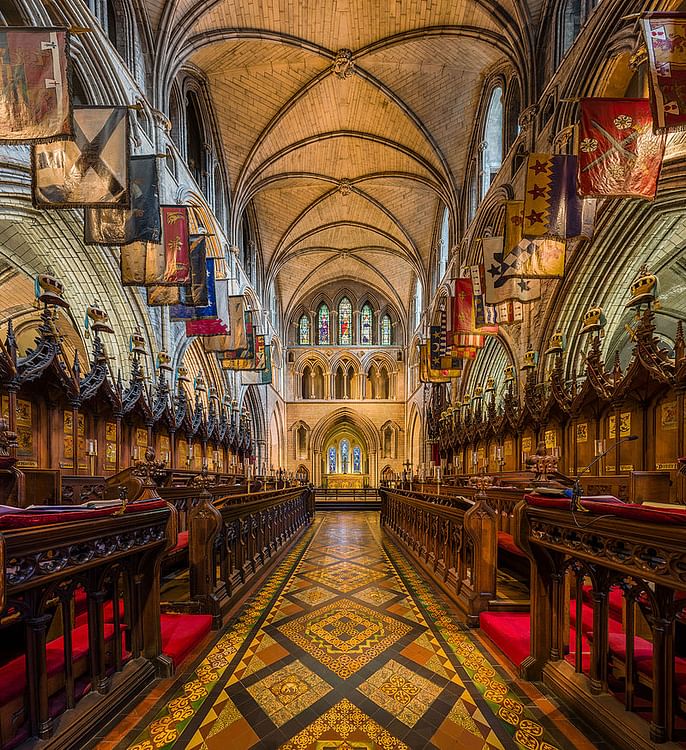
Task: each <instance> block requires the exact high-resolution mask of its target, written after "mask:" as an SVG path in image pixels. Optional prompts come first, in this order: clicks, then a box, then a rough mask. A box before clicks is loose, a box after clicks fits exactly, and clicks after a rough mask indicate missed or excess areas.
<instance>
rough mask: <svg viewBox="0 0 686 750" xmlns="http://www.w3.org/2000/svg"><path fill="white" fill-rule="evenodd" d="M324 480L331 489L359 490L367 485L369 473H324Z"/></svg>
mask: <svg viewBox="0 0 686 750" xmlns="http://www.w3.org/2000/svg"><path fill="white" fill-rule="evenodd" d="M324 482H325V483H326V484H325V486H326V487H328V488H329V489H331V490H359V489H362V488H363V487H368V486H369V474H325V475H324Z"/></svg>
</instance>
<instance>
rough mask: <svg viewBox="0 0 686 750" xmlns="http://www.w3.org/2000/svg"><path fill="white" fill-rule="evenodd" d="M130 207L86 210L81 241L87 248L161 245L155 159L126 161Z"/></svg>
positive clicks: (135, 157) (151, 157)
mask: <svg viewBox="0 0 686 750" xmlns="http://www.w3.org/2000/svg"><path fill="white" fill-rule="evenodd" d="M129 186H130V191H131V208H130V209H129V208H86V209H85V211H84V225H83V239H84V242H85V243H86V244H87V245H128V244H129V243H131V242H137V241H141V240H145V241H147V242H160V240H161V236H162V225H161V222H160V197H159V180H158V176H157V157H156V156H132V157H131V158H130V159H129Z"/></svg>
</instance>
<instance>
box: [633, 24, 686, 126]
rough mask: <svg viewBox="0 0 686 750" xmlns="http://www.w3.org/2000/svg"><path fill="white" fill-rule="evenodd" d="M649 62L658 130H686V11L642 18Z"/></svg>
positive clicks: (654, 115)
mask: <svg viewBox="0 0 686 750" xmlns="http://www.w3.org/2000/svg"><path fill="white" fill-rule="evenodd" d="M641 24H642V26H643V33H644V35H645V39H646V47H647V48H648V61H649V63H650V96H651V104H652V107H653V120H654V127H655V130H656V131H669V130H684V129H686V13H651V14H650V15H648V16H645V17H644V18H642V19H641Z"/></svg>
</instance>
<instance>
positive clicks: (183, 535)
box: [167, 531, 188, 555]
mask: <svg viewBox="0 0 686 750" xmlns="http://www.w3.org/2000/svg"><path fill="white" fill-rule="evenodd" d="M187 547H188V532H187V531H179V535H178V536H177V537H176V546H175V547H172V548H171V549H170V550H169V552H167V554H168V555H173V554H174V553H175V552H180V551H181V550H182V549H186V548H187Z"/></svg>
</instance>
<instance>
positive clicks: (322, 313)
mask: <svg viewBox="0 0 686 750" xmlns="http://www.w3.org/2000/svg"><path fill="white" fill-rule="evenodd" d="M317 326H318V328H319V343H320V344H330V343H331V334H330V331H329V308H328V306H327V305H321V306H320V307H319V314H318V315H317Z"/></svg>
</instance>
